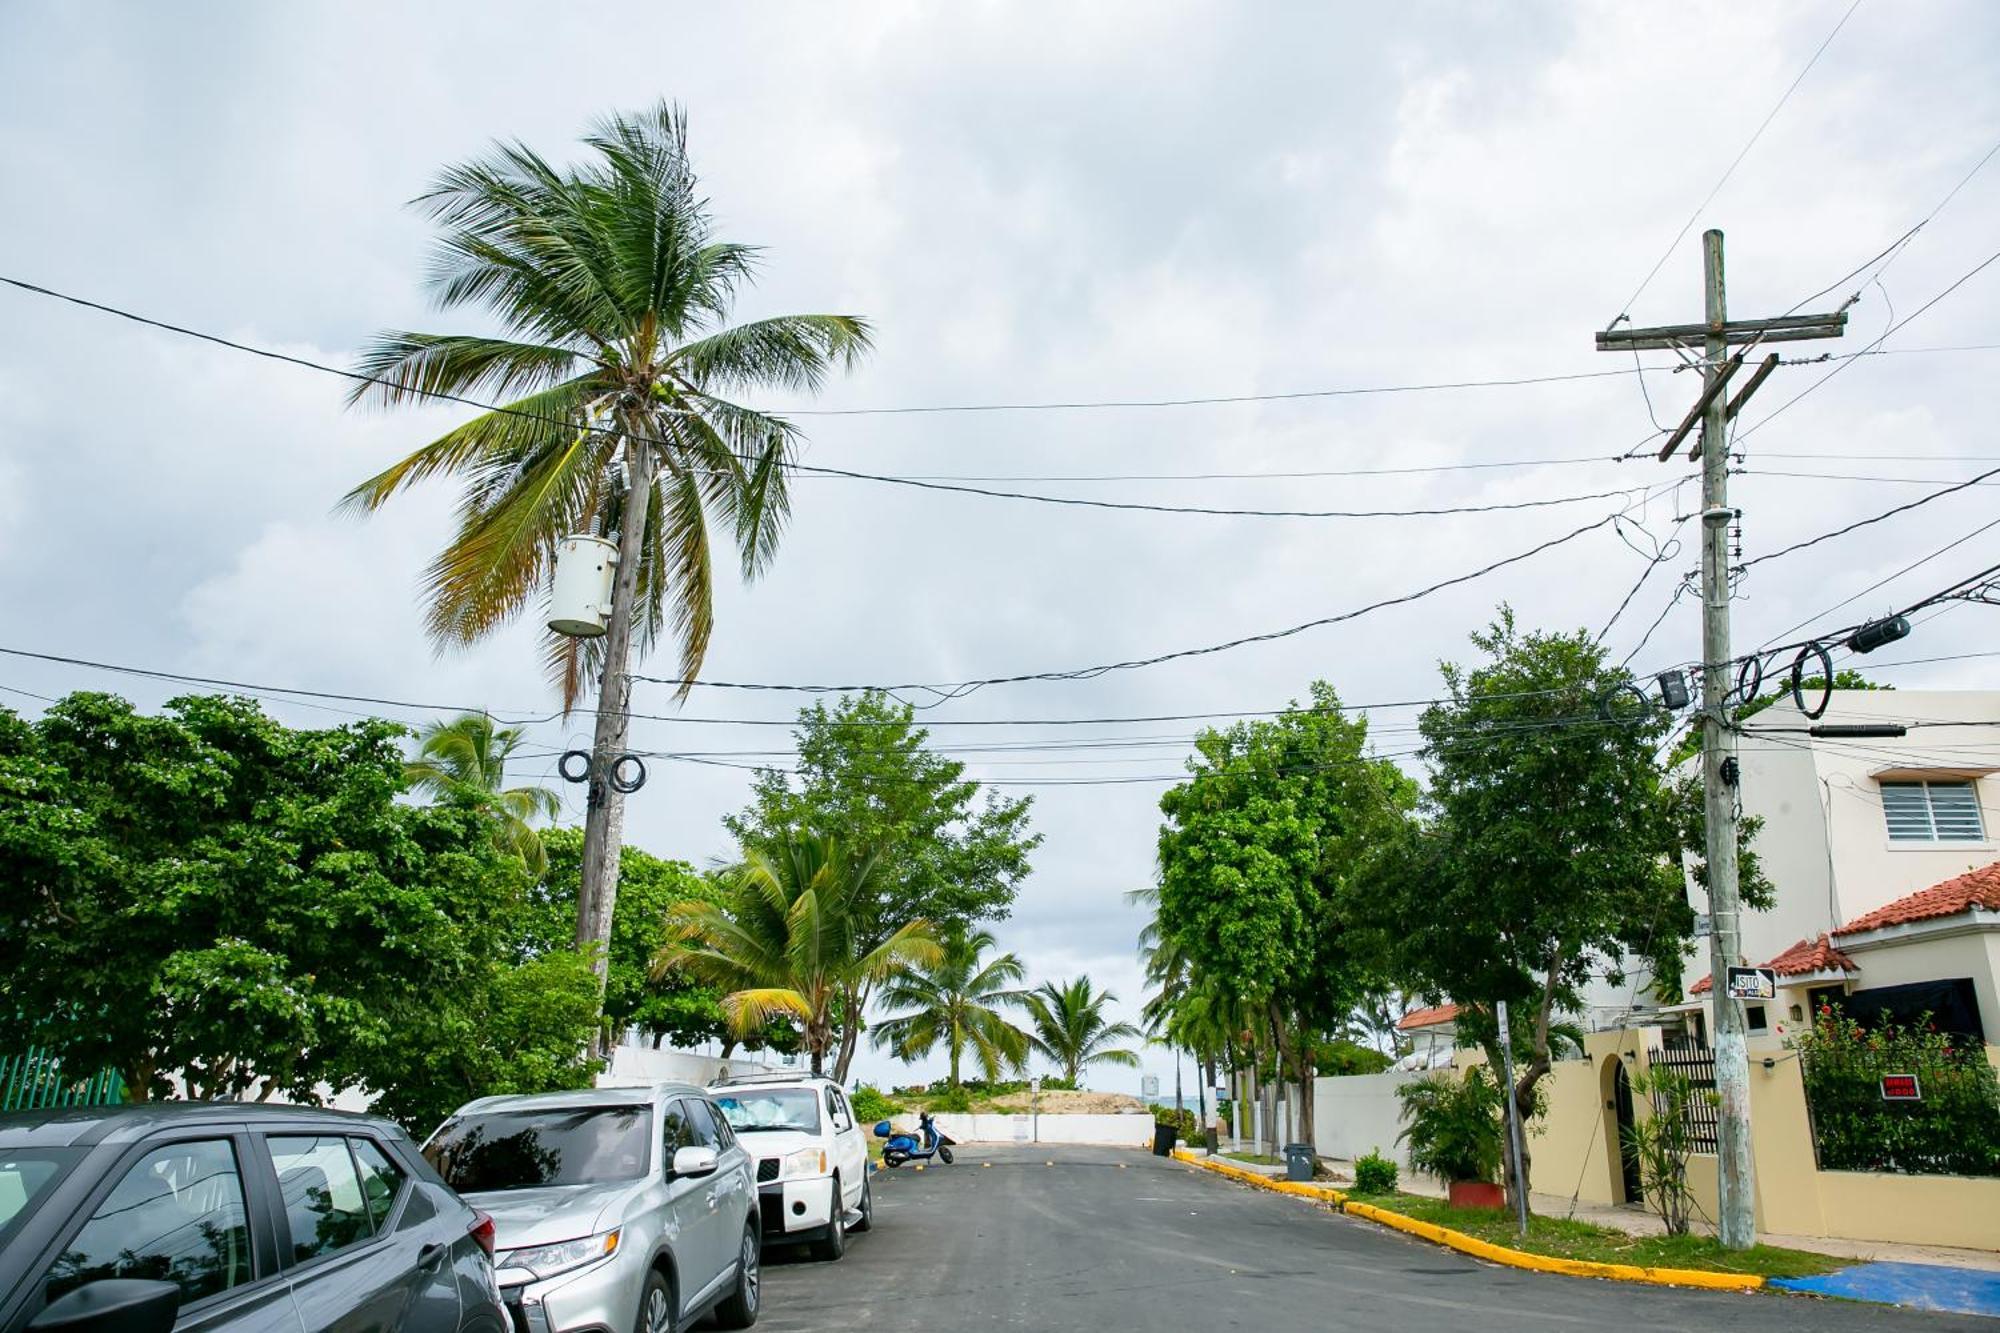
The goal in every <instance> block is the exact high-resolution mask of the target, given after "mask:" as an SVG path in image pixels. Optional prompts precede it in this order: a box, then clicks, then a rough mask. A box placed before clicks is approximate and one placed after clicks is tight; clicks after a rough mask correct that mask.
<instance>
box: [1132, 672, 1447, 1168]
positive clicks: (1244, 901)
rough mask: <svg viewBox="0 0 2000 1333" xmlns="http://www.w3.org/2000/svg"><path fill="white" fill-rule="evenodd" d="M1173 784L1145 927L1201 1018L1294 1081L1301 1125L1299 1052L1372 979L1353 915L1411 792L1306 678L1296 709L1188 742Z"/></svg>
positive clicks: (1326, 692) (1364, 733) (1370, 959)
mask: <svg viewBox="0 0 2000 1333" xmlns="http://www.w3.org/2000/svg"><path fill="white" fill-rule="evenodd" d="M1188 767H1189V770H1190V773H1191V776H1190V778H1189V780H1188V781H1186V782H1184V783H1182V784H1180V785H1179V786H1176V787H1174V788H1172V789H1171V790H1169V791H1168V792H1167V793H1166V794H1165V795H1164V796H1162V797H1161V799H1160V809H1161V811H1162V812H1163V813H1164V814H1165V816H1166V823H1165V824H1164V825H1163V826H1162V828H1161V830H1160V837H1159V865H1160V883H1159V919H1160V923H1161V933H1162V938H1163V940H1164V941H1171V942H1172V945H1173V947H1174V948H1175V949H1177V950H1179V951H1180V952H1182V953H1183V954H1184V955H1185V956H1186V959H1187V966H1188V967H1189V968H1190V969H1191V972H1190V975H1191V977H1192V978H1194V979H1195V989H1196V990H1197V991H1198V992H1199V993H1202V994H1204V995H1205V997H1206V1000H1207V1003H1208V1007H1209V1008H1210V1011H1211V1013H1212V1014H1215V1015H1217V1016H1220V1015H1222V1014H1228V1015H1230V1016H1231V1017H1232V1018H1233V1019H1234V1020H1235V1023H1236V1029H1237V1031H1239V1032H1242V1033H1246V1034H1250V1035H1252V1036H1253V1037H1254V1038H1255V1039H1256V1040H1257V1041H1258V1042H1259V1043H1260V1044H1263V1045H1265V1046H1266V1049H1268V1050H1269V1051H1270V1052H1271V1053H1272V1054H1273V1055H1275V1056H1276V1058H1277V1062H1278V1065H1279V1067H1280V1068H1282V1070H1283V1071H1284V1073H1285V1076H1286V1078H1288V1079H1289V1081H1291V1082H1292V1083H1294V1084H1296V1085H1298V1087H1299V1088H1300V1092H1301V1098H1302V1107H1301V1112H1302V1113H1301V1115H1300V1124H1299V1132H1300V1136H1301V1137H1302V1138H1305V1139H1307V1140H1308V1141H1310V1136H1311V1133H1312V1130H1313V1106H1312V1096H1311V1088H1312V1080H1313V1077H1314V1070H1313V1053H1314V1050H1315V1048H1316V1046H1317V1044H1318V1042H1319V1040H1320V1038H1321V1037H1322V1036H1323V1035H1325V1034H1328V1033H1330V1032H1335V1031H1338V1030H1340V1029H1341V1028H1342V1027H1344V1025H1345V1024H1346V1022H1347V1020H1348V1016H1349V1014H1350V1013H1351V1012H1352V1011H1353V1009H1354V1008H1355V1006H1356V1005H1357V1004H1358V1003H1359V1002H1360V1001H1361V1000H1362V998H1363V997H1364V996H1366V995H1367V994H1369V993H1370V992H1372V991H1374V990H1376V989H1379V988H1380V987H1381V986H1382V985H1383V984H1384V983H1383V975H1382V968H1381V962H1380V949H1379V946H1378V944H1377V941H1376V937H1375V935H1374V933H1373V932H1372V930H1371V929H1370V928H1369V927H1368V924H1367V921H1368V918H1367V917H1366V915H1365V914H1364V913H1363V912H1362V911H1361V910H1360V908H1359V906H1358V904H1357V898H1358V897H1359V895H1358V894H1357V892H1356V885H1357V883H1358V882H1359V877H1360V876H1361V874H1362V873H1363V871H1364V869H1365V867H1366V865H1367V864H1368V862H1369V858H1370V857H1371V856H1372V854H1373V849H1374V848H1375V847H1376V846H1377V845H1379V844H1381V843H1382V842H1384V841H1388V840H1393V839H1394V838H1396V837H1397V836H1399V834H1400V831H1401V829H1402V828H1403V826H1404V825H1405V824H1406V822H1407V820H1408V818H1409V811H1410V809H1411V807H1412V806H1413V805H1414V804H1415V803H1416V798H1417V794H1416V787H1415V784H1414V783H1412V782H1411V781H1410V779H1409V778H1408V777H1407V776H1405V775H1404V774H1403V773H1402V772H1400V771H1399V770H1398V769H1397V768H1396V767H1395V765H1394V764H1392V763H1390V762H1389V761H1387V760H1384V759H1377V758H1372V757H1370V755H1369V753H1368V724H1367V720H1366V718H1365V717H1360V716H1349V715H1348V714H1346V713H1344V712H1343V711H1342V709H1341V705H1340V699H1339V696H1338V695H1337V694H1336V693H1335V692H1334V690H1333V688H1332V687H1331V686H1329V685H1327V684H1325V683H1324V682H1316V683H1315V684H1314V685H1313V687H1312V691H1311V695H1310V697H1309V702H1308V703H1307V705H1306V706H1305V707H1294V708H1291V709H1288V710H1286V711H1285V712H1284V713H1283V714H1281V715H1280V716H1278V717H1275V718H1269V719H1259V720H1255V721H1249V722H1239V723H1237V724H1236V725H1234V726H1232V727H1229V728H1228V729H1226V730H1221V731H1215V730H1210V731H1204V732H1202V733H1201V734H1200V735H1199V736H1197V737H1196V738H1195V756H1194V758H1193V759H1191V760H1190V761H1189V765H1188Z"/></svg>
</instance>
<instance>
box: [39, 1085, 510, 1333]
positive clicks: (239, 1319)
mask: <svg viewBox="0 0 2000 1333" xmlns="http://www.w3.org/2000/svg"><path fill="white" fill-rule="evenodd" d="M492 1244H493V1223H492V1220H491V1219H490V1218H488V1217H486V1216H485V1215H484V1214H482V1213H480V1212H478V1211H477V1210H475V1209H473V1208H472V1207H470V1206H469V1205H467V1204H466V1203H465V1201H464V1200H462V1199H460V1198H459V1197H458V1196H457V1195H456V1194H454V1193H452V1191H451V1190H450V1189H449V1188H448V1187H447V1186H446V1185H445V1184H444V1182H443V1181H442V1180H441V1179H439V1178H438V1175H437V1173H436V1172H435V1171H433V1170H432V1169H431V1168H430V1165H429V1164H428V1163H426V1162H425V1161H424V1159H423V1157H422V1156H421V1155H420V1154H419V1153H418V1152H417V1150H416V1147H415V1145H414V1144H412V1143H411V1142H410V1140H409V1138H408V1136H406V1135H405V1134H404V1133H403V1132H402V1131H401V1130H400V1129H397V1128H396V1127H395V1126H394V1125H392V1124H390V1123H389V1122H387V1121H385V1120H378V1119H374V1118H372V1117H368V1116H354V1115H343V1114H341V1113H339V1112H334V1111H317V1110H311V1109H307V1108H303V1107H290V1106H262V1105H249V1104H243V1103H231V1102H211V1103H201V1102H162V1103H157V1104H153V1105H148V1106H127V1107H71V1108H66V1109H62V1110H51V1111H31V1112H15V1113H11V1114H6V1115H0V1333H24V1331H25V1330H30V1329H32V1330H37V1331H38V1333H41V1331H44V1330H54V1329H76V1330H90V1329H102V1330H118V1331H119V1333H168V1331H169V1330H178V1331H185V1330H194V1329H200V1330H204V1331H206V1330H231V1331H232V1333H234V1331H236V1330H242V1331H244V1333H248V1330H252V1329H256V1330H282V1333H374V1331H375V1330H382V1331H383V1333H387V1331H388V1330H393V1329H408V1330H410V1333H506V1319H507V1316H506V1311H505V1307H503V1306H502V1305H501V1303H500V1293H499V1288H498V1286H497V1285H496V1283H495V1282H494V1277H493V1265H492Z"/></svg>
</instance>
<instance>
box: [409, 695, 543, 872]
mask: <svg viewBox="0 0 2000 1333" xmlns="http://www.w3.org/2000/svg"><path fill="white" fill-rule="evenodd" d="M521 739H522V735H521V730H520V728H518V727H503V726H500V725H499V724H497V723H496V722H494V720H493V719H492V718H491V717H488V716H487V715H486V714H484V713H462V714H460V715H459V716H457V717H455V718H453V719H452V720H451V721H449V722H433V723H431V724H430V725H429V726H427V727H425V728H424V729H423V732H422V733H421V734H420V735H419V736H418V738H417V757H416V758H415V759H412V760H411V761H410V762H408V763H406V764H404V765H403V776H404V778H405V779H407V780H408V781H409V784H410V786H411V787H412V788H413V789H415V790H417V791H420V792H423V793H425V794H426V795H429V796H434V797H438V798H440V799H445V800H450V799H470V800H472V801H473V802H474V803H475V804H477V805H479V806H480V807H481V808H483V809H484V810H485V811H486V812H487V813H488V814H489V815H491V816H492V817H493V821H494V836H495V839H496V840H497V841H498V842H499V843H500V845H501V846H503V847H505V848H507V849H508V850H509V851H511V852H513V853H514V854H515V855H517V856H519V857H520V858H521V860H522V862H523V863H525V864H526V865H527V867H528V869H529V870H530V871H532V872H533V873H534V874H536V875H540V874H542V873H543V872H545V871H546V870H547V869H548V868H549V856H548V850H547V849H546V848H544V847H543V846H542V840H541V837H540V835H538V834H537V833H536V832H535V830H534V828H533V826H532V824H531V823H530V821H532V820H533V819H535V818H537V817H538V816H539V817H540V818H543V819H554V818H555V817H556V814H557V813H558V812H559V811H560V810H561V809H562V802H561V800H560V799H558V798H557V796H556V794H555V793H554V792H552V791H550V790H549V789H548V788H547V787H509V786H507V785H506V783H507V760H508V758H509V756H511V755H512V754H513V753H514V750H515V747H517V746H518V745H520V743H521Z"/></svg>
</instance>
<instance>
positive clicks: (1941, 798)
mask: <svg viewBox="0 0 2000 1333" xmlns="http://www.w3.org/2000/svg"><path fill="white" fill-rule="evenodd" d="M1882 813H1883V815H1884V816H1886V817H1887V819H1888V821H1889V840H1890V841H1891V842H1983V841H1984V840H1985V838H1986V828H1985V825H1984V824H1983V823H1982V822H1981V821H1980V818H1979V789H1978V788H1976V787H1975V786H1973V785H1972V784H1971V783H1970V782H1885V783H1883V784H1882Z"/></svg>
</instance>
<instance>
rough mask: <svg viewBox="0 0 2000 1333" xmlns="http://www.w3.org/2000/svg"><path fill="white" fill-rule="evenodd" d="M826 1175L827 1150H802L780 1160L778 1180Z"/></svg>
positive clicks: (786, 1155)
mask: <svg viewBox="0 0 2000 1333" xmlns="http://www.w3.org/2000/svg"><path fill="white" fill-rule="evenodd" d="M825 1174H826V1150H825V1149H824V1148H801V1149H799V1150H798V1151H797V1152H794V1153H786V1154H785V1155H784V1156H783V1157H781V1158H779V1159H778V1179H780V1180H797V1179H799V1178H800V1177H802V1176H823V1175H825Z"/></svg>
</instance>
